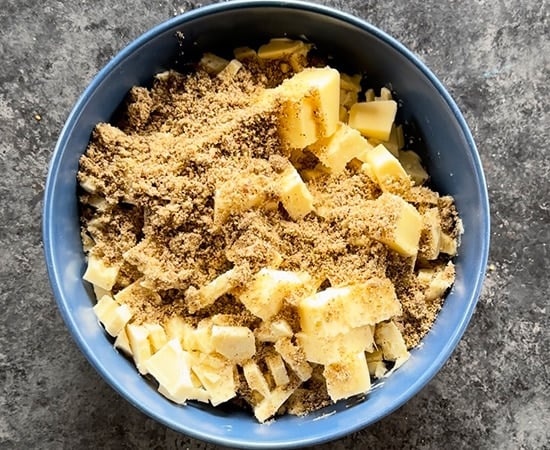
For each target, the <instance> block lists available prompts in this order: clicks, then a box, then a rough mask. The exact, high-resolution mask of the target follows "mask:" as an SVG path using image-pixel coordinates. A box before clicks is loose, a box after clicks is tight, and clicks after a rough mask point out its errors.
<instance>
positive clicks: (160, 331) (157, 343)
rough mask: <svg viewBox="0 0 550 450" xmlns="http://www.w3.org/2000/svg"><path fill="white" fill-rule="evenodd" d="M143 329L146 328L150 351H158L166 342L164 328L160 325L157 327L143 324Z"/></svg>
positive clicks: (154, 324)
mask: <svg viewBox="0 0 550 450" xmlns="http://www.w3.org/2000/svg"><path fill="white" fill-rule="evenodd" d="M144 326H145V328H147V331H148V332H149V336H148V339H149V342H150V344H151V351H152V352H153V353H155V352H157V351H158V350H160V349H161V348H162V347H164V345H165V344H166V342H167V339H166V333H165V332H164V328H163V327H162V325H159V324H158V323H146V324H144Z"/></svg>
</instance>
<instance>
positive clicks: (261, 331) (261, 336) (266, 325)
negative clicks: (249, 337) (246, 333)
mask: <svg viewBox="0 0 550 450" xmlns="http://www.w3.org/2000/svg"><path fill="white" fill-rule="evenodd" d="M255 334H256V339H258V341H260V342H277V341H278V340H279V339H281V338H283V337H292V335H293V334H294V333H293V332H292V328H291V327H290V325H289V324H288V322H287V321H286V320H284V319H278V320H275V321H273V322H263V323H262V324H260V326H259V327H257V328H256V330H255Z"/></svg>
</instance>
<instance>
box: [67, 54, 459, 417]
mask: <svg viewBox="0 0 550 450" xmlns="http://www.w3.org/2000/svg"><path fill="white" fill-rule="evenodd" d="M291 75H292V73H283V72H281V71H277V70H275V69H273V67H269V70H267V69H265V70H264V71H263V72H262V70H261V68H259V67H258V66H257V65H254V64H250V65H247V64H245V65H244V66H243V67H242V68H241V69H240V70H239V71H238V72H237V74H236V75H235V76H233V77H223V76H212V75H210V74H208V73H207V72H206V71H204V70H202V69H201V68H200V67H198V68H197V70H196V71H194V72H192V73H190V74H185V75H183V74H180V73H176V72H172V71H170V72H167V73H163V74H161V75H159V76H157V77H156V79H155V81H154V84H153V86H152V88H150V89H147V88H144V87H134V88H132V90H131V91H130V92H129V94H128V96H127V100H126V103H125V105H124V106H123V107H122V108H121V111H120V112H119V114H118V115H117V117H116V120H115V121H114V122H113V124H107V123H100V124H98V125H97V126H96V128H95V130H94V132H93V135H92V138H91V141H90V144H89V146H88V149H87V151H86V153H85V154H84V155H83V156H82V157H81V160H80V170H79V172H78V180H79V182H80V184H81V186H82V187H83V188H84V189H83V191H82V193H81V196H80V201H81V206H82V212H81V220H82V238H83V243H84V246H85V249H86V250H87V251H88V252H89V255H94V256H96V257H99V258H101V259H102V260H103V261H105V262H106V264H108V265H112V266H119V267H120V272H119V276H118V278H117V281H116V285H115V286H114V288H113V291H112V293H113V294H115V295H116V294H117V293H118V292H120V291H121V290H122V289H124V288H127V287H128V286H130V287H131V289H130V290H128V289H125V291H124V292H125V294H124V302H125V303H127V304H128V305H129V306H130V307H132V309H133V310H134V311H135V312H136V314H135V316H134V318H133V321H134V322H136V323H138V324H139V323H143V322H151V321H153V322H158V323H165V322H166V321H167V320H168V319H169V318H171V317H174V316H179V317H183V318H184V319H185V320H186V321H187V322H188V323H190V324H196V323H198V322H199V321H200V320H201V319H204V318H207V317H212V316H215V315H222V314H223V315H226V316H225V317H226V320H229V321H230V322H231V323H233V324H238V325H245V326H249V327H251V328H254V327H257V326H258V325H259V324H260V322H261V321H260V319H258V318H256V317H255V316H254V315H252V314H251V313H250V312H249V311H248V310H247V309H246V308H245V307H244V306H243V305H242V304H241V303H240V302H239V301H238V300H237V299H236V298H235V297H233V296H232V295H230V294H226V295H223V296H222V297H221V298H219V299H218V300H217V301H216V302H215V303H213V304H212V305H210V306H208V307H206V308H203V309H200V310H198V311H194V312H193V313H192V312H190V310H189V304H190V302H191V300H192V299H193V298H194V296H196V295H197V291H198V290H199V289H200V288H201V287H203V286H205V285H206V284H207V283H209V282H210V281H212V280H214V279H215V278H216V277H218V276H219V275H221V274H223V273H225V272H227V271H228V270H229V269H232V268H237V269H238V270H236V272H235V274H236V275H235V276H236V277H237V280H236V285H237V288H238V286H239V285H241V286H245V285H246V284H247V283H248V282H249V280H250V279H251V277H252V275H253V274H254V273H256V272H258V271H259V270H260V269H262V268H265V267H277V268H278V269H280V270H289V271H298V272H307V273H309V274H310V275H311V276H312V277H314V278H315V280H316V282H317V285H318V286H319V289H323V288H326V287H329V286H334V287H337V286H345V285H349V284H352V283H358V282H365V281H367V280H369V279H371V278H373V277H381V278H389V279H390V280H391V281H392V282H393V283H394V286H395V290H396V293H397V297H398V299H399V301H400V302H401V304H402V307H403V315H402V317H400V318H399V319H398V320H397V324H398V326H399V328H400V330H401V331H402V332H403V335H404V338H405V342H406V344H407V346H408V347H409V348H411V347H414V346H415V345H417V344H418V342H419V340H420V339H421V338H422V336H423V335H424V334H425V333H426V332H427V331H428V330H429V328H430V326H431V325H432V323H433V321H434V319H435V316H436V314H437V312H438V311H439V309H440V307H441V302H442V298H441V297H438V298H436V299H433V300H430V301H426V300H425V297H424V292H425V291H426V289H427V288H428V285H427V284H426V283H423V282H422V281H419V279H418V277H417V276H416V275H415V269H417V268H418V267H419V265H420V266H422V265H423V266H425V267H436V266H437V267H445V268H446V269H445V270H447V276H449V277H451V279H453V278H454V267H453V266H452V263H450V262H448V258H446V257H445V256H444V255H442V256H440V257H439V259H438V260H437V261H424V262H422V261H420V260H419V261H415V260H414V259H412V258H406V257H403V256H400V255H399V254H397V253H395V252H394V251H392V250H390V249H388V248H387V247H386V246H385V245H383V244H382V243H380V242H379V241H378V240H377V239H379V238H380V236H381V234H383V233H385V232H387V230H386V231H385V225H387V224H388V223H391V221H392V214H393V212H392V211H391V210H387V211H386V210H380V208H379V202H377V199H379V198H380V196H381V195H382V192H381V190H380V189H379V187H378V186H377V184H376V183H375V182H374V181H373V180H372V179H371V178H369V176H368V175H367V174H366V173H365V172H363V171H356V170H354V168H353V167H351V165H348V167H347V168H346V170H345V171H344V172H342V173H340V174H338V175H330V174H328V173H327V174H323V175H320V176H318V177H316V178H314V179H311V180H309V181H307V185H308V189H309V190H310V192H311V193H312V195H313V198H314V206H315V212H314V213H310V214H308V215H306V216H305V217H304V218H303V219H300V220H291V219H290V217H289V216H288V214H287V212H286V211H285V210H284V209H283V208H282V206H281V205H280V204H279V201H278V198H277V195H276V193H277V186H276V181H275V180H276V179H277V175H278V174H279V173H280V172H281V171H282V170H283V169H284V167H285V164H288V161H289V159H290V160H292V161H293V163H294V164H295V166H296V167H297V168H298V169H299V170H303V169H313V168H314V167H316V166H317V164H318V163H319V161H318V160H317V158H316V157H315V156H314V155H312V154H311V153H308V152H293V154H292V155H291V154H289V151H288V149H286V148H284V147H283V146H282V144H281V142H280V140H279V135H278V131H277V130H278V115H277V104H276V103H273V102H265V101H262V92H264V91H265V88H266V87H273V86H276V85H277V84H278V83H280V82H281V81H282V80H283V79H284V78H286V77H289V76H291ZM217 195H218V196H221V197H223V198H224V199H226V200H227V201H229V203H230V204H231V205H233V207H232V208H229V209H228V210H225V211H217V210H216V209H215V199H216V196H217ZM255 195H261V196H262V205H261V207H255V206H252V207H241V206H239V205H243V204H246V203H247V202H248V201H249V199H250V198H254V196H255ZM402 197H404V198H405V199H406V200H407V201H409V202H410V203H411V204H413V205H414V206H416V207H417V209H418V210H419V211H423V210H426V209H429V208H436V209H437V211H438V212H439V214H440V216H441V218H442V228H443V230H444V231H445V232H446V233H447V234H448V235H449V236H451V237H453V238H456V236H457V234H458V231H457V228H458V226H457V223H458V220H459V219H458V216H457V214H456V210H455V208H454V203H453V201H452V198H450V197H442V198H440V197H439V196H438V194H437V193H435V192H433V191H431V190H430V189H428V188H425V187H412V188H411V189H410V190H408V191H407V192H405V193H403V195H402ZM428 244H429V242H428ZM428 244H426V245H428ZM130 294H131V295H130ZM277 318H284V319H286V320H287V322H288V323H289V324H291V326H292V328H293V331H294V332H298V331H299V320H298V318H297V313H296V310H295V308H294V307H293V305H291V304H288V305H284V307H283V308H282V310H281V311H280V312H279V314H278V315H277V316H276V317H275V318H274V320H276V319H277ZM264 347H265V348H264ZM272 347H273V346H272V345H268V344H264V345H263V347H262V346H260V348H259V349H258V354H261V355H263V354H268V353H269V352H272V351H273V349H272ZM256 359H257V361H258V362H261V361H262V358H259V357H257V358H256ZM262 364H263V363H262ZM313 375H314V376H313V377H312V378H311V379H310V380H309V381H308V382H307V383H305V384H304V385H302V386H301V387H300V388H299V389H298V390H297V391H296V392H295V393H294V394H293V395H292V396H291V398H290V400H289V402H287V404H286V408H287V410H288V411H289V412H292V413H294V414H303V413H305V412H308V411H311V410H314V409H318V408H320V407H322V406H324V405H326V404H328V403H329V402H330V399H329V397H328V395H327V392H326V386H325V384H324V380H323V378H322V376H320V375H319V369H318V368H316V367H314V374H313ZM241 381H242V374H241ZM240 385H241V388H239V391H240V392H239V394H240V395H241V398H242V399H244V400H245V401H247V402H248V403H250V404H254V403H255V400H254V398H253V395H252V393H251V392H249V389H248V387H247V386H246V383H245V382H241V383H240Z"/></svg>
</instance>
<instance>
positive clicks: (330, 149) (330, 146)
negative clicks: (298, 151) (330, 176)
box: [308, 123, 372, 173]
mask: <svg viewBox="0 0 550 450" xmlns="http://www.w3.org/2000/svg"><path fill="white" fill-rule="evenodd" d="M308 149H309V150H310V151H311V153H313V154H314V155H315V156H317V157H318V158H319V160H320V161H321V162H322V163H323V165H324V166H326V167H328V168H329V169H330V171H331V172H333V173H340V172H342V171H343V170H344V169H345V168H346V164H347V163H348V162H349V161H351V160H352V159H353V158H356V157H359V156H360V155H364V154H366V153H368V152H370V151H371V150H372V146H371V145H370V144H369V143H368V142H367V140H366V139H365V138H363V136H361V133H359V132H358V131H357V130H355V129H353V128H351V127H349V126H348V125H346V124H344V123H338V126H337V128H336V131H335V132H334V133H333V134H332V135H331V136H329V137H326V138H323V139H320V140H319V141H317V142H315V143H314V144H312V145H310V146H309V147H308Z"/></svg>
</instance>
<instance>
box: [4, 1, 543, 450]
mask: <svg viewBox="0 0 550 450" xmlns="http://www.w3.org/2000/svg"><path fill="white" fill-rule="evenodd" d="M324 3H325V4H328V5H332V6H337V7H339V8H341V9H343V10H346V11H348V12H351V13H355V14H357V15H359V16H361V17H363V18H365V19H368V20H369V21H371V22H372V23H373V24H375V25H377V26H379V27H380V28H382V29H383V30H385V31H387V32H388V33H390V34H392V35H393V36H395V37H396V38H398V39H400V40H401V41H402V42H403V43H405V45H407V46H408V47H409V48H411V49H412V50H413V51H415V52H416V53H417V54H418V55H419V56H420V57H421V58H422V59H423V60H424V61H425V62H426V63H427V64H428V66H429V67H430V68H431V69H432V70H433V71H434V72H435V73H436V75H438V76H439V77H440V79H441V80H442V81H443V82H444V84H445V85H446V86H447V87H448V89H449V90H450V92H451V94H452V95H453V96H454V97H455V99H456V100H457V102H458V104H459V106H460V107H461V109H462V111H463V112H464V114H465V116H466V119H467V121H468V122H469V124H470V126H471V129H472V132H473V134H474V136H475V139H476V141H477V144H478V146H479V151H480V153H481V157H482V160H483V164H484V166H485V170H486V175H487V181H488V185H489V192H490V197H491V202H492V223H493V225H492V226H493V231H492V248H491V253H490V261H489V263H490V264H491V270H490V271H489V272H488V276H487V280H486V283H485V287H484V291H483V294H482V297H481V299H480V302H479V306H478V308H477V310H476V312H475V315H474V317H473V320H472V322H471V324H470V326H469V328H468V330H467V332H466V334H465V336H464V339H463V340H462V341H461V343H460V345H459V346H458V348H457V349H456V351H455V352H454V354H453V355H452V357H451V358H450V360H449V361H448V362H447V364H446V365H445V366H444V367H443V369H442V370H441V372H440V373H439V374H438V375H437V376H436V377H435V378H434V379H433V380H432V381H431V382H430V383H429V385H428V386H427V387H426V388H425V389H424V390H423V391H422V392H421V393H419V394H418V395H417V396H416V397H415V398H413V399H412V400H411V401H410V402H409V403H408V404H406V405H405V406H403V407H402V408H401V409H399V410H398V411H396V412H395V413H394V414H392V415H390V416H389V417H387V418H385V419H384V420H382V421H380V422H379V423H377V424H375V425H374V426H372V427H370V428H368V429H365V430H363V431H361V432H358V433H356V434H354V435H353V436H349V437H347V438H344V439H341V440H339V441H337V442H333V443H331V444H326V445H322V446H319V447H317V448H318V449H319V450H320V449H329V448H330V449H338V450H344V449H352V448H381V449H382V448H384V449H391V448H396V449H397V448H426V449H437V448H452V449H454V448H486V449H493V448H502V449H516V448H525V449H532V448H533V449H535V448H549V446H548V445H549V444H548V442H549V441H550V394H549V392H548V391H549V388H550V373H549V372H550V369H549V367H550V359H549V351H550V332H549V328H550V320H549V314H550V311H549V309H548V308H549V300H548V298H549V297H548V296H549V293H550V289H549V281H548V280H549V275H548V274H549V272H550V264H549V258H550V256H549V248H548V247H549V245H550V172H549V156H550V151H549V145H550V144H549V142H550V131H549V126H550V113H549V109H550V100H549V95H550V92H549V87H548V85H549V84H550V76H549V72H550V71H549V59H550V39H549V37H550V29H549V9H550V7H549V2H548V0H542V1H541V0H527V1H522V0H500V1H488V0H464V1H439V0H427V1H424V0H413V1H408V2H404V1H399V0H389V1H384V2H382V1H374V0H370V1H365V2H362V1H344V0H332V1H330V0H326V1H325V2H324ZM198 5H200V4H199V3H198V2H196V1H184V2H178V1H175V0H169V1H164V0H155V1H144V0H132V1H128V2H122V1H118V2H116V1H112V0H111V1H108V0H97V1H91V0H88V1H86V0H79V1H74V2H68V1H66V2H62V1H55V0H43V1H41V2H37V1H32V0H2V1H1V2H0V30H1V32H0V60H1V61H2V63H1V64H0V448H2V449H11V448H14V449H20V448H21V449H30V448H50V449H58V448H70V449H77V448H84V449H85V448H113V449H114V448H136V449H149V448H168V449H176V448H177V449H188V448H189V449H199V448H201V449H208V450H213V449H215V448H218V447H216V446H214V445H210V444H205V443H202V442H199V441H196V440H193V439H190V438H188V437H186V436H182V435H179V434H177V433H175V432H173V431H171V430H169V429H167V428H165V427H164V426H162V425H160V424H158V423H156V422H154V421H153V420H151V419H149V418H148V417H146V416H145V415H143V414H142V413H140V412H139V411H138V410H136V409H135V408H134V407H132V406H130V405H129V404H128V403H127V402H126V401H125V400H123V399H122V398H121V397H119V396H118V395H117V394H116V393H115V392H114V391H112V390H111V388H110V387H108V386H107V384H106V383H105V382H104V381H103V380H102V379H101V378H100V377H99V376H98V375H97V373H96V372H95V371H94V369H92V367H91V366H90V365H89V364H88V363H87V361H86V360H85V359H84V357H83V356H82V354H81V353H80V352H79V351H78V349H77V347H76V345H75V344H74V342H73V341H72V339H71V337H70V336H69V333H68V331H67V329H66V328H65V326H64V324H63V322H62V320H61V317H60V315H59V314H58V312H57V310H56V306H55V302H54V300H53V297H52V294H51V292H50V289H49V284H48V280H47V276H46V271H45V266H44V262H43V255H42V244H41V236H40V222H41V206H42V195H43V187H44V180H45V176H46V171H47V164H48V161H49V158H50V156H51V154H52V150H53V147H54V144H55V141H56V138H57V136H58V134H59V132H60V129H61V127H62V125H63V123H64V121H65V119H66V117H67V115H68V113H69V111H70V109H71V107H72V105H73V103H74V102H75V101H76V99H77V97H78V95H79V94H80V93H81V92H82V90H83V89H84V88H85V86H86V85H87V84H88V83H89V82H90V80H91V79H92V77H93V76H94V75H95V74H96V72H97V71H98V70H99V69H100V68H101V67H102V66H103V65H104V64H105V63H106V62H107V61H108V60H109V59H110V58H111V57H112V56H113V55H114V54H115V53H116V52H117V51H119V50H120V49H121V48H122V47H123V46H125V45H126V44H127V43H129V42H130V41H131V40H132V39H133V38H135V37H137V36H138V35H140V34H141V33H143V32H144V31H146V30H147V29H148V28H150V27H151V26H153V25H156V24H157V23H159V22H161V21H163V20H165V19H167V18H169V17H172V16H174V15H175V14H178V13H181V12H182V11H183V10H186V9H190V8H192V7H194V6H198Z"/></svg>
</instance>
